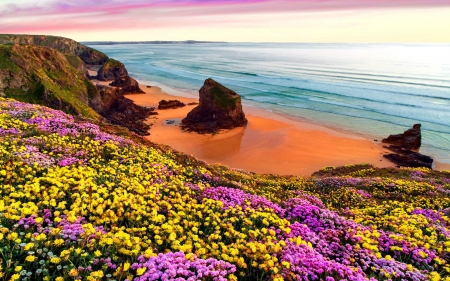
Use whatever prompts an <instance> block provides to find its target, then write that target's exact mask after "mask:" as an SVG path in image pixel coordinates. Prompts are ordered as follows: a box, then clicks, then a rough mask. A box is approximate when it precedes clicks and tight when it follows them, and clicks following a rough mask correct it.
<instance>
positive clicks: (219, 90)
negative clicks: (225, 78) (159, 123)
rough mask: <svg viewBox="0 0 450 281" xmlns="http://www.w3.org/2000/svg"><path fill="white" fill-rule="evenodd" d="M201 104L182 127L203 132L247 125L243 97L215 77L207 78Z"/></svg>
mask: <svg viewBox="0 0 450 281" xmlns="http://www.w3.org/2000/svg"><path fill="white" fill-rule="evenodd" d="M199 94H200V100H199V105H198V106H197V107H195V108H194V109H193V110H192V111H191V112H189V113H188V115H187V116H186V118H184V119H183V120H182V128H183V129H184V130H187V131H195V132H198V133H201V134H205V133H215V132H218V131H219V130H221V129H233V128H235V127H241V126H245V125H246V124H247V119H246V118H245V114H244V112H243V111H242V104H241V97H240V96H239V95H238V94H237V93H236V92H234V91H232V90H230V89H228V88H226V87H224V86H223V85H221V84H219V83H218V82H216V81H214V80H213V79H211V78H209V79H206V81H205V83H204V85H203V87H202V88H201V89H200V91H199Z"/></svg>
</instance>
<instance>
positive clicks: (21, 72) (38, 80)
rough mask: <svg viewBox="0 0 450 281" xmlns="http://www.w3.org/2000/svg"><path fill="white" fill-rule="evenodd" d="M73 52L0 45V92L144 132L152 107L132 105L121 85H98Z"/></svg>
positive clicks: (10, 96) (30, 46) (17, 45)
mask: <svg viewBox="0 0 450 281" xmlns="http://www.w3.org/2000/svg"><path fill="white" fill-rule="evenodd" d="M84 71H85V68H84V63H83V62H82V61H81V59H80V58H78V57H77V56H75V55H64V54H62V53H60V52H58V51H56V50H55V49H52V48H48V47H42V46H35V45H19V44H13V45H0V95H1V96H4V97H8V98H14V99H17V100H20V101H24V102H29V103H36V104H41V105H45V106H48V107H51V108H54V109H59V110H63V111H64V112H67V113H70V114H73V115H75V116H78V115H81V116H84V117H87V118H89V119H93V120H96V121H104V120H105V118H106V119H107V120H109V121H110V122H111V123H113V124H117V125H122V126H124V127H127V128H128V129H129V130H130V131H133V132H136V133H137V134H140V135H147V134H148V132H147V131H148V129H149V128H150V126H149V125H146V124H145V123H144V121H145V119H146V118H147V117H148V116H150V115H152V114H157V113H156V112H154V109H149V108H145V107H141V106H137V105H135V104H134V103H133V102H132V101H131V100H129V99H127V98H125V97H124V96H123V91H122V89H121V88H116V87H108V86H100V85H99V86H98V87H99V88H98V89H97V88H96V86H94V84H92V82H91V81H89V79H88V78H87V77H86V74H85V73H84Z"/></svg>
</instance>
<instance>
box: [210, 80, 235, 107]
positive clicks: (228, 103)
mask: <svg viewBox="0 0 450 281" xmlns="http://www.w3.org/2000/svg"><path fill="white" fill-rule="evenodd" d="M210 92H211V95H212V97H213V99H214V101H215V102H216V105H217V106H218V107H220V108H221V109H224V110H231V109H235V108H236V103H237V101H238V98H237V97H232V96H230V95H228V94H227V93H225V91H224V90H223V89H222V88H221V87H220V86H217V85H216V86H214V87H213V88H212V89H211V91H210Z"/></svg>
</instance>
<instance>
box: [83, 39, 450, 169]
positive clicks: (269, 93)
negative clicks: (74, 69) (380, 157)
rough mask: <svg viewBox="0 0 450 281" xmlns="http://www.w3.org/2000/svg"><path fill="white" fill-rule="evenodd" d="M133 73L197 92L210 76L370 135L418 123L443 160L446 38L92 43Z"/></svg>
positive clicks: (449, 151)
mask: <svg viewBox="0 0 450 281" xmlns="http://www.w3.org/2000/svg"><path fill="white" fill-rule="evenodd" d="M91 47H94V48H96V49H98V50H100V51H103V52H105V53H106V54H107V55H108V56H110V57H113V58H115V59H118V60H120V61H122V62H123V63H125V65H126V67H127V69H128V71H129V72H130V74H131V76H133V77H135V78H137V79H138V80H139V81H140V82H142V83H146V82H149V83H150V84H152V83H154V82H157V83H159V84H160V85H165V86H168V87H170V88H172V89H177V90H182V91H185V92H189V93H193V94H196V93H197V91H198V89H199V88H200V87H201V86H202V84H203V81H204V80H205V79H206V78H208V77H211V78H214V79H216V80H217V81H219V82H220V83H222V84H224V85H225V86H227V87H229V88H231V89H233V90H235V91H236V92H238V93H239V94H240V95H241V96H242V97H243V100H244V103H246V104H249V105H256V106H259V107H262V108H267V109H270V110H273V111H277V112H280V113H284V114H287V115H290V116H292V117H293V118H305V119H307V120H310V121H313V122H317V123H320V124H323V125H326V126H330V127H337V128H340V129H342V130H346V131H350V132H354V133H358V134H364V135H369V136H372V137H373V138H378V139H379V138H382V137H386V136H387V135H389V134H391V133H400V132H402V131H404V130H405V129H407V128H408V127H411V126H412V125H413V124H415V123H421V124H422V129H423V130H422V133H423V146H422V149H421V152H422V153H425V154H429V155H431V156H433V157H434V158H436V159H437V160H439V161H441V162H446V163H450V44H275V43H270V44H265V43H257V44H253V43H223V44H165V45H144V44H139V45H92V46H91Z"/></svg>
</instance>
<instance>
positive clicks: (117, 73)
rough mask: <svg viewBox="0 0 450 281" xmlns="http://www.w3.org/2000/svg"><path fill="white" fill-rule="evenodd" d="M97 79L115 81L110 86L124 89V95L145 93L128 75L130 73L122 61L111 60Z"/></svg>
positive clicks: (101, 69)
mask: <svg viewBox="0 0 450 281" xmlns="http://www.w3.org/2000/svg"><path fill="white" fill-rule="evenodd" d="M97 79H98V80H101V81H113V82H112V83H111V84H110V85H111V86H114V87H120V88H122V90H123V92H124V93H126V94H127V93H143V92H144V91H142V90H141V89H140V88H139V83H138V82H137V81H136V80H134V79H133V78H131V77H130V76H129V75H128V71H127V69H126V68H125V66H124V65H123V63H121V62H120V61H117V60H115V59H109V60H108V61H107V62H105V63H104V64H103V65H102V67H101V68H100V69H99V71H98V74H97Z"/></svg>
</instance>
